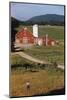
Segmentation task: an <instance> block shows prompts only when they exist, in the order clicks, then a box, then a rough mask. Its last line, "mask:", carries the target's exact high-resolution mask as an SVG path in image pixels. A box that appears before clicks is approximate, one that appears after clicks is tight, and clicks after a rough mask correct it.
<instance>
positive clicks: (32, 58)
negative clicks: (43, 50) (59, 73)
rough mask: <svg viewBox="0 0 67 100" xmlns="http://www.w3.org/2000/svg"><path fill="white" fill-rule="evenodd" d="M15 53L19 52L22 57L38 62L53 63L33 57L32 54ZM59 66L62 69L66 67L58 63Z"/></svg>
mask: <svg viewBox="0 0 67 100" xmlns="http://www.w3.org/2000/svg"><path fill="white" fill-rule="evenodd" d="M14 54H18V55H20V56H21V57H23V58H26V59H28V60H30V61H33V62H36V63H40V64H51V63H49V62H47V61H41V60H39V59H36V58H34V57H32V56H30V55H28V54H26V53H24V52H15V53H14ZM57 67H58V68H61V69H64V65H58V66H57Z"/></svg>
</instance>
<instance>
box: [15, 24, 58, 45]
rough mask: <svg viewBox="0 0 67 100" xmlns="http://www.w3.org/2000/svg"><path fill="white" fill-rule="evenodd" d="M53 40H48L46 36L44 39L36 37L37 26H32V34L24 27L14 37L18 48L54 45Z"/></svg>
mask: <svg viewBox="0 0 67 100" xmlns="http://www.w3.org/2000/svg"><path fill="white" fill-rule="evenodd" d="M55 43H56V42H55V40H54V39H50V38H49V37H48V35H47V34H46V36H44V37H39V36H38V25H33V33H32V32H30V30H28V29H27V27H24V28H23V29H22V30H21V31H19V32H18V33H17V34H16V36H15V44H16V45H19V46H23V45H24V46H30V45H39V46H41V45H45V46H47V45H51V46H54V45H55Z"/></svg>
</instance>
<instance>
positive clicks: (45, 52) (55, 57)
mask: <svg viewBox="0 0 67 100" xmlns="http://www.w3.org/2000/svg"><path fill="white" fill-rule="evenodd" d="M24 52H26V53H27V54H29V55H31V56H33V57H35V58H38V59H41V60H43V61H45V60H46V61H49V62H54V61H56V62H57V63H58V64H64V46H63V45H58V46H53V47H51V46H47V47H46V46H34V47H32V48H28V49H25V50H24Z"/></svg>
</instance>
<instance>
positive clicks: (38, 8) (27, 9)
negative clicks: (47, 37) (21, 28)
mask: <svg viewBox="0 0 67 100" xmlns="http://www.w3.org/2000/svg"><path fill="white" fill-rule="evenodd" d="M44 14H59V15H64V6H63V5H62V6H59V5H39V4H38V5H37V4H25V3H11V16H13V17H15V18H17V19H19V20H23V21H24V20H28V19H30V18H31V17H33V16H38V15H44Z"/></svg>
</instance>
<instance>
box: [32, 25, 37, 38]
mask: <svg viewBox="0 0 67 100" xmlns="http://www.w3.org/2000/svg"><path fill="white" fill-rule="evenodd" d="M33 36H34V37H38V25H37V24H35V25H33Z"/></svg>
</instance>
